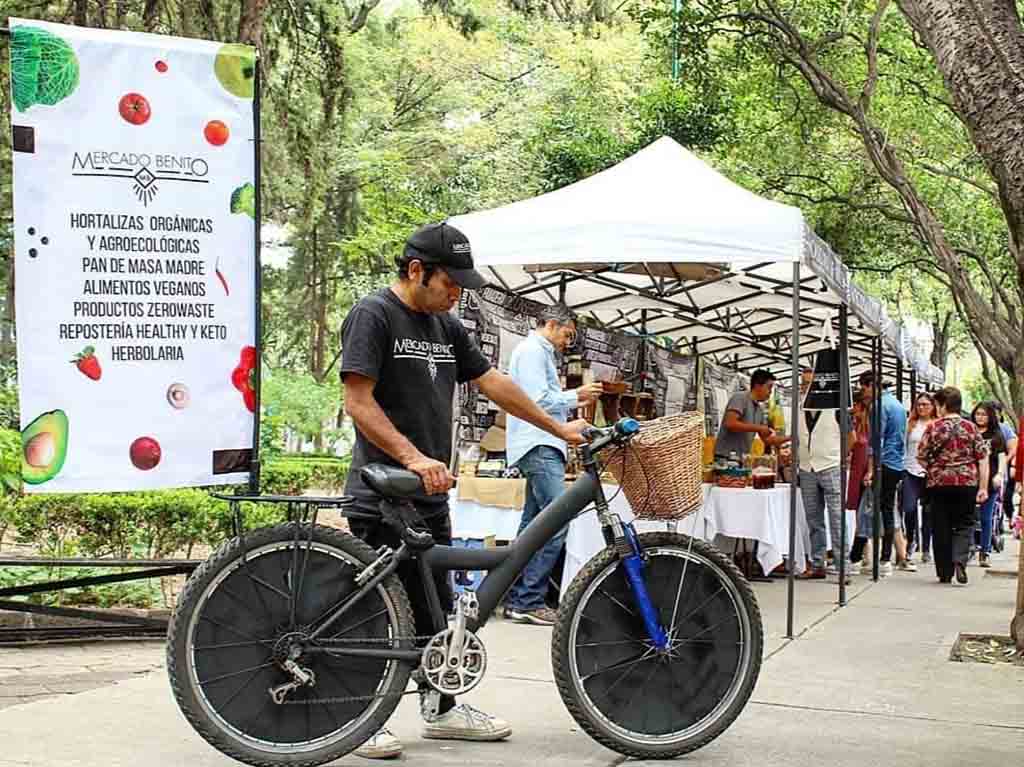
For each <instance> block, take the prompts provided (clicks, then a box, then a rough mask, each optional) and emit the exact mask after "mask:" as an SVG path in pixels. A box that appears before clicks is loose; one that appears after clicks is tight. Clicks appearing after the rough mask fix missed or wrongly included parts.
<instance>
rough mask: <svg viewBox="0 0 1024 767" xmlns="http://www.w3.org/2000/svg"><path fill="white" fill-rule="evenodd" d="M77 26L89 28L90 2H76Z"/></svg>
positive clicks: (76, 0)
mask: <svg viewBox="0 0 1024 767" xmlns="http://www.w3.org/2000/svg"><path fill="white" fill-rule="evenodd" d="M75 24H77V25H78V26H80V27H87V26H89V0H75Z"/></svg>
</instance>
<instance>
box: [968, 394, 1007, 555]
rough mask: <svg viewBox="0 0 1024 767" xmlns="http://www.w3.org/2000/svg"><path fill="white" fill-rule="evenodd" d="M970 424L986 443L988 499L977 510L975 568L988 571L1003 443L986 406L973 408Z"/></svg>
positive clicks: (1002, 468)
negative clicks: (977, 528) (979, 528)
mask: <svg viewBox="0 0 1024 767" xmlns="http://www.w3.org/2000/svg"><path fill="white" fill-rule="evenodd" d="M971 420H972V421H973V422H974V425H975V426H977V427H978V431H979V432H981V436H982V439H984V440H985V441H986V442H987V443H988V477H989V479H988V488H987V489H988V497H987V498H986V499H985V502H984V503H981V505H980V506H979V507H978V513H979V515H980V517H981V540H980V541H977V544H978V564H979V565H980V566H981V567H991V563H990V562H989V556H990V555H991V553H992V521H993V520H992V515H993V514H994V513H995V512H996V502H997V501H998V500H999V490H1000V488H1001V487H1002V485H1003V476H1004V472H1005V466H1006V440H1005V439H1003V433H1002V431H1000V429H999V420H998V417H997V416H996V409H995V408H994V407H992V405H991V404H990V403H988V402H982V403H980V404H978V405H975V406H974V410H972V411H971ZM999 513H1000V514H1001V513H1002V509H999Z"/></svg>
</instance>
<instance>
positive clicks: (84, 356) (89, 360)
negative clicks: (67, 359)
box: [71, 346, 103, 381]
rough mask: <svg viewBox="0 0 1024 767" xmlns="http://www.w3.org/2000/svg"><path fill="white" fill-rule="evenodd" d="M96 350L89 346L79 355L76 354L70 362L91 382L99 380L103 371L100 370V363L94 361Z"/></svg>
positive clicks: (96, 360)
mask: <svg viewBox="0 0 1024 767" xmlns="http://www.w3.org/2000/svg"><path fill="white" fill-rule="evenodd" d="M95 352H96V350H95V349H93V348H92V347H91V346H86V347H85V348H84V349H82V351H81V353H80V354H76V355H75V358H74V359H73V360H71V362H72V363H73V364H75V365H76V366H77V367H78V369H79V370H81V371H82V373H84V374H85V375H86V376H87V377H88V378H91V379H92V380H93V381H98V380H100V376H101V375H102V374H103V371H102V370H100V361H99V360H98V359H96V353H95Z"/></svg>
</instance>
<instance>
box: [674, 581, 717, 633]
mask: <svg viewBox="0 0 1024 767" xmlns="http://www.w3.org/2000/svg"><path fill="white" fill-rule="evenodd" d="M723 591H725V586H721V585H720V586H719V587H718V591H716V592H715V593H714V594H712V595H711V596H709V597H708V598H707V599H705V600H704V601H703V602H701V603H700V604H699V605H697V606H696V607H694V608H693V609H692V610H690V612H688V613H687V614H686V615H685V616H684V617H683V620H682V621H680V622H679V623H678V624H676V623H673V624H672V631H677V630H678V629H679V628H680V627H681V626H682V625H683V623H684V622H685V621H686V619H687V618H689V617H690V616H691V615H693V614H694V613H695V612H697V611H698V610H700V609H701V608H702V607H704V605H706V604H707V603H708V602H710V601H711V600H712V599H714V598H715V597H717V596H718V595H719V594H721V593H722V592H723Z"/></svg>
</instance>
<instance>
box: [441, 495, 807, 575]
mask: <svg viewBox="0 0 1024 767" xmlns="http://www.w3.org/2000/svg"><path fill="white" fill-rule="evenodd" d="M604 491H605V495H606V497H607V498H608V500H609V506H610V507H611V510H612V511H614V512H616V513H618V514H619V516H620V517H621V518H622V520H623V521H624V522H634V525H635V527H636V529H637V531H638V532H641V533H646V532H654V531H658V530H677V531H678V532H681V533H686V534H687V535H695V536H697V537H699V538H701V539H703V540H706V541H716V539H717V541H716V542H717V544H718V545H719V546H720V547H721V548H723V550H729V551H731V545H730V542H729V540H728V539H735V538H746V539H752V540H756V541H757V542H758V547H757V561H758V562H760V564H761V567H762V569H763V570H764V571H765V572H766V573H767V572H771V571H772V570H774V569H775V568H776V567H777V566H778V565H780V564H781V563H782V559H783V554H785V553H787V552H788V551H789V491H790V488H789V486H788V485H786V486H780V487H776V488H774V489H772V490H754V489H752V488H751V489H734V488H721V487H715V486H713V485H705V486H704V504H703V506H702V508H701V509H700V510H699V511H697V512H694V513H693V514H691V515H690V516H689V517H687V518H686V519H684V520H681V521H679V522H677V523H672V522H655V521H650V520H634V518H633V511H632V509H630V507H629V502H628V501H627V500H626V497H625V494H624V493H621V492H619V487H618V486H616V485H605V486H604ZM450 507H451V512H452V534H453V535H454V536H455V537H456V538H486V537H487V536H489V535H493V536H495V538H497V539H498V540H511V539H513V538H515V536H516V533H517V532H518V531H519V519H520V516H521V514H522V512H520V511H516V510H514V509H505V508H498V507H494V506H483V505H481V504H478V503H475V502H472V501H465V500H459V498H458V495H457V493H456V492H455V491H454V490H453V491H452V493H451V496H450ZM604 546H605V543H604V538H603V537H602V535H601V526H600V524H598V521H597V514H596V512H594V511H593V510H591V511H588V512H587V513H585V514H583V515H582V516H580V517H577V518H576V519H574V520H573V521H572V523H570V525H569V534H568V536H567V538H566V545H565V549H566V551H565V569H564V571H563V573H562V588H563V590H564V589H565V588H567V587H568V585H569V584H570V583H571V582H572V579H573V578H574V577H575V576H576V573H578V572H579V571H580V569H581V568H582V567H583V566H584V565H585V564H586V563H587V562H589V561H590V559H591V558H592V557H593V556H594V555H595V554H597V553H598V552H599V551H601V549H603V548H604ZM809 551H810V540H809V537H808V531H807V519H806V516H805V514H804V507H803V500H802V499H801V498H800V495H799V494H798V495H797V513H796V563H797V571H798V572H800V571H802V569H803V566H804V560H805V558H806V556H807V554H808V553H809Z"/></svg>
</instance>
